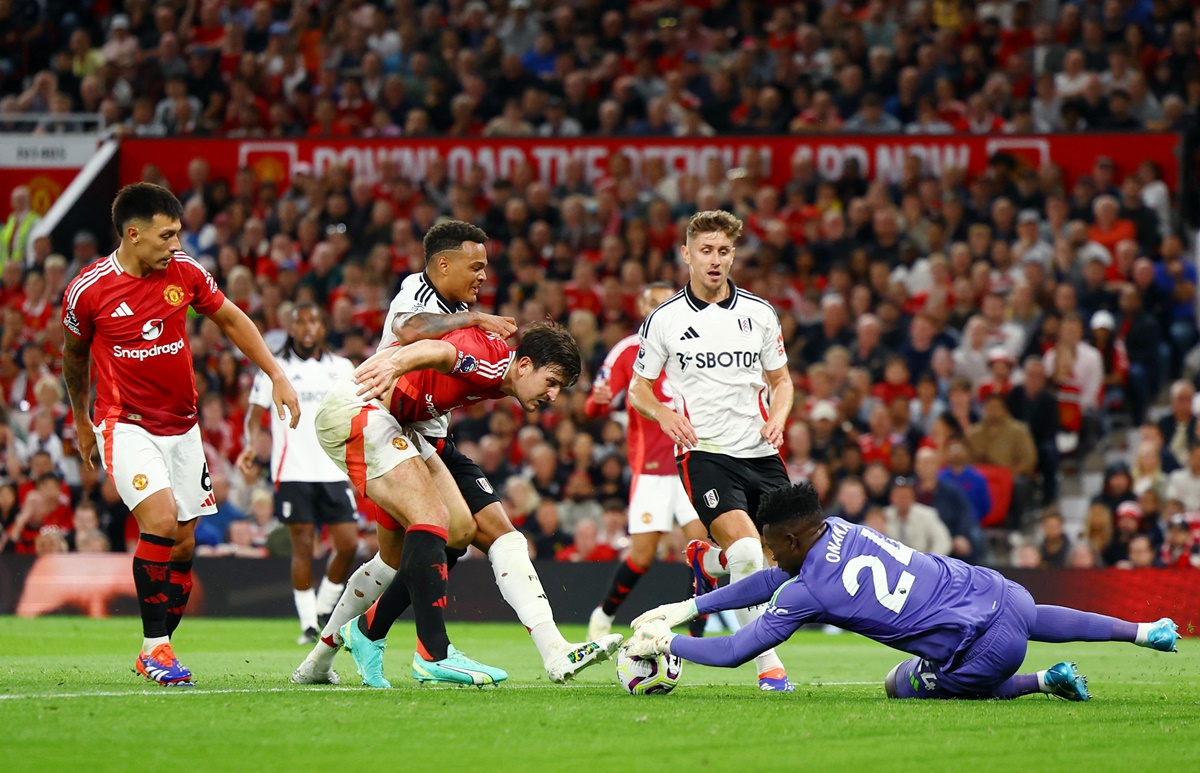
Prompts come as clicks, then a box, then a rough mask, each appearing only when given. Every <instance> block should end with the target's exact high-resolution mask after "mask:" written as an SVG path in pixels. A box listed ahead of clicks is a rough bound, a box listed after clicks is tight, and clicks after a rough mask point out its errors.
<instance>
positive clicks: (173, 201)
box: [112, 182, 183, 235]
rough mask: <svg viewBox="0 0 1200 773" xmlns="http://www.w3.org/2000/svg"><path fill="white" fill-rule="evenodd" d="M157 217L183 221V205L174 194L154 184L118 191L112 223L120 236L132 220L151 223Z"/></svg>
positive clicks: (142, 184)
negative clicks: (163, 216)
mask: <svg viewBox="0 0 1200 773" xmlns="http://www.w3.org/2000/svg"><path fill="white" fill-rule="evenodd" d="M156 215H166V216H167V217H169V218H171V219H172V220H181V219H182V218H183V205H182V204H180V203H179V199H177V198H175V194H174V193H171V192H170V191H169V190H167V189H166V188H164V187H162V186H161V185H155V184H154V183H147V182H141V183H130V184H129V185H126V186H125V187H124V188H122V189H121V190H119V191H117V198H116V199H114V200H113V205H112V222H113V225H114V226H116V228H117V233H118V234H122V235H123V234H124V232H125V225H126V224H127V223H128V222H129V221H130V220H145V221H150V220H153V219H154V217H155V216H156Z"/></svg>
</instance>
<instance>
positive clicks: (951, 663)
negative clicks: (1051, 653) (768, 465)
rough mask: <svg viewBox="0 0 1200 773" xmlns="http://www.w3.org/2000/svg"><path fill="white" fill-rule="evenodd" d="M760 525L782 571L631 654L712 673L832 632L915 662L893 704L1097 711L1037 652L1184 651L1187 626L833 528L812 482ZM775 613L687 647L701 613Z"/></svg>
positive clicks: (683, 615)
mask: <svg viewBox="0 0 1200 773" xmlns="http://www.w3.org/2000/svg"><path fill="white" fill-rule="evenodd" d="M758 521H759V524H760V525H761V527H762V530H763V538H764V539H765V540H766V543H767V547H768V548H770V549H771V552H772V553H773V554H774V556H775V560H776V562H777V563H778V564H779V565H778V567H775V568H771V569H764V570H763V571H761V572H758V573H756V574H754V575H752V576H750V577H748V578H746V579H745V580H744V581H742V582H740V583H737V584H734V585H730V586H728V587H725V588H721V589H720V590H716V591H713V592H712V593H709V594H706V595H704V596H700V597H699V598H695V599H689V600H688V601H681V602H678V603H675V604H665V605H663V606H661V607H657V608H655V609H652V610H650V611H649V612H646V613H644V614H643V615H641V616H640V617H638V618H637V619H636V620H634V621H633V627H634V629H635V633H634V635H633V637H632V638H631V639H630V640H629V641H628V642H626V643H625V645H624V646H625V648H626V650H627V651H628V653H629V654H630V655H636V656H642V657H651V656H654V655H657V654H660V653H666V652H670V653H672V654H674V655H677V656H679V657H681V658H684V659H685V660H691V661H693V662H695V663H700V664H702V665H708V666H726V667H732V666H737V665H741V664H742V663H745V662H746V661H748V660H750V659H751V658H753V657H754V656H756V655H758V654H759V653H760V652H763V651H765V650H767V649H770V648H771V647H774V646H776V645H778V644H780V643H782V642H783V641H785V640H786V639H787V638H788V637H790V636H791V635H792V634H793V633H795V632H796V631H797V630H798V629H799V628H800V626H802V625H804V624H806V623H827V624H830V625H836V626H838V627H840V628H844V629H846V630H848V631H853V632H855V633H859V634H862V635H863V636H866V637H867V638H870V639H874V640H875V641H877V642H881V643H883V644H887V645H888V646H891V647H895V648H896V649H898V650H902V651H904V652H907V653H910V654H912V655H914V657H913V658H911V659H909V660H906V661H904V662H902V663H900V664H899V665H897V666H896V667H895V668H893V669H892V670H891V672H890V673H889V674H888V675H887V679H886V683H885V686H886V689H887V694H888V696H889V697H891V698H1016V697H1019V696H1022V695H1029V694H1031V693H1037V692H1044V693H1049V694H1052V695H1056V696H1058V697H1061V698H1065V699H1067V700H1073V701H1085V700H1088V698H1089V695H1088V689H1087V681H1086V679H1085V678H1084V677H1083V676H1082V675H1079V674H1077V673H1076V672H1075V665H1074V664H1073V663H1059V664H1057V665H1055V666H1053V667H1051V668H1049V669H1047V670H1045V671H1038V672H1037V673H1033V674H1018V673H1016V672H1017V669H1018V668H1020V666H1021V663H1022V662H1023V661H1024V660H1025V649H1026V644H1027V642H1029V641H1042V642H1072V641H1127V642H1132V643H1134V644H1137V645H1140V646H1143V647H1149V648H1151V649H1155V650H1159V651H1161V652H1174V651H1175V640H1176V639H1177V638H1178V633H1177V632H1176V625H1175V623H1173V622H1172V621H1171V620H1169V619H1167V618H1163V619H1162V620H1159V621H1158V622H1156V623H1130V622H1125V621H1124V620H1118V619H1116V618H1112V617H1105V616H1104V615H1097V614H1092V613H1090V612H1080V611H1078V610H1075V609H1068V608H1066V607H1055V606H1048V605H1044V604H1034V602H1033V598H1032V597H1031V596H1030V595H1029V591H1027V590H1025V588H1023V587H1021V586H1020V585H1018V584H1017V583H1015V582H1011V581H1009V580H1006V579H1005V578H1004V577H1002V576H1001V575H1000V574H999V573H997V572H995V571H993V570H991V569H986V568H982V567H976V566H970V565H968V564H965V563H963V562H961V561H958V560H956V559H953V558H947V557H945V556H935V555H929V554H926V553H918V552H916V551H914V550H913V549H912V548H909V547H906V546H904V545H901V544H900V543H898V542H896V541H894V540H891V539H888V538H887V537H883V536H881V535H880V534H878V533H877V532H875V531H872V530H871V529H868V528H866V527H863V526H858V525H855V524H852V523H849V522H847V521H844V520H842V519H840V518H825V517H824V516H823V515H822V513H821V508H820V505H819V504H818V501H817V494H816V491H815V490H814V489H813V487H812V485H811V484H809V483H799V484H796V485H792V486H786V487H783V488H779V489H776V490H774V491H771V492H770V493H768V494H767V495H766V496H764V497H763V500H762V505H761V507H760V508H759V511H758ZM764 602H765V603H767V604H768V606H767V611H766V613H765V614H763V615H762V616H761V617H759V618H758V619H756V620H755V621H754V622H753V623H751V624H750V625H747V626H746V627H745V628H742V629H741V630H740V631H738V632H737V633H736V634H733V635H732V636H724V637H715V638H707V639H699V638H691V637H687V636H676V635H674V634H673V633H671V630H670V629H671V628H672V627H674V626H677V625H680V624H682V623H684V622H686V621H688V620H691V619H692V618H693V617H695V616H696V615H698V614H709V613H712V612H718V611H721V610H726V609H739V608H742V607H752V606H754V605H757V604H762V603H764Z"/></svg>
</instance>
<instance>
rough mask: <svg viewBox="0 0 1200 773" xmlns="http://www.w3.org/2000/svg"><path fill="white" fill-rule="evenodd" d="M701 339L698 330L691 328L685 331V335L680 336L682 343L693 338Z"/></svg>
mask: <svg viewBox="0 0 1200 773" xmlns="http://www.w3.org/2000/svg"><path fill="white" fill-rule="evenodd" d="M699 337H700V334H699V333H697V332H696V328H694V327H689V328H688V329H687V330H685V331H683V335H681V336H679V340H680V341H690V340H692V339H693V338H699Z"/></svg>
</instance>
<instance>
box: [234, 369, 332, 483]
mask: <svg viewBox="0 0 1200 773" xmlns="http://www.w3.org/2000/svg"><path fill="white" fill-rule="evenodd" d="M278 361H279V366H280V367H281V368H283V372H284V375H286V376H287V378H288V381H290V382H292V387H294V388H295V390H296V396H297V397H298V398H299V400H300V423H299V424H297V425H296V428H295V429H292V428H291V427H289V426H288V421H290V419H288V421H281V420H280V418H279V414H278V413H276V412H275V404H274V403H273V402H272V401H271V379H270V378H268V377H267V374H265V373H262V372H260V373H259V374H258V375H257V376H256V377H255V378H254V387H253V388H252V389H251V390H250V404H251V405H258V406H262V407H263V408H266V409H267V413H269V414H270V415H271V480H273V481H275V482H276V483H281V482H284V481H299V482H302V483H333V482H337V483H341V482H343V481H345V480H347V478H346V473H344V472H342V471H341V470H339V469H338V467H337V465H336V464H334V463H333V461H332V460H331V459H330V458H329V456H328V455H326V453H325V451H324V449H322V448H321V444H320V443H318V442H317V430H316V426H315V422H316V416H317V408H318V407H319V406H320V405H321V400H322V399H324V397H325V394H326V393H327V392H328V391H329V388H330V387H332V386H333V384H334V382H335V381H337V380H338V379H340V378H344V377H347V376H350V375H351V374H352V373H354V364H353V363H351V362H350V360H347V359H346V358H345V357H338V356H337V355H336V354H330V353H329V352H325V353H324V354H322V355H321V357H320V358H319V359H318V358H316V357H310V358H308V359H307V360H302V359H300V358H299V357H298V356H296V354H295V353H294V352H288V353H286V354H284V355H282V356H280V357H279V358H278Z"/></svg>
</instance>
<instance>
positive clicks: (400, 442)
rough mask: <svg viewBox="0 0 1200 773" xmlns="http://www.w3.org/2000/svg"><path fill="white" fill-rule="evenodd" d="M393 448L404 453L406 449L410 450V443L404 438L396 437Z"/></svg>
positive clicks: (393, 439) (393, 440)
mask: <svg viewBox="0 0 1200 773" xmlns="http://www.w3.org/2000/svg"><path fill="white" fill-rule="evenodd" d="M392 448H395V449H396V450H398V451H403V450H404V449H406V448H408V441H407V440H405V439H404V438H402V437H394V438H392Z"/></svg>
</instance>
